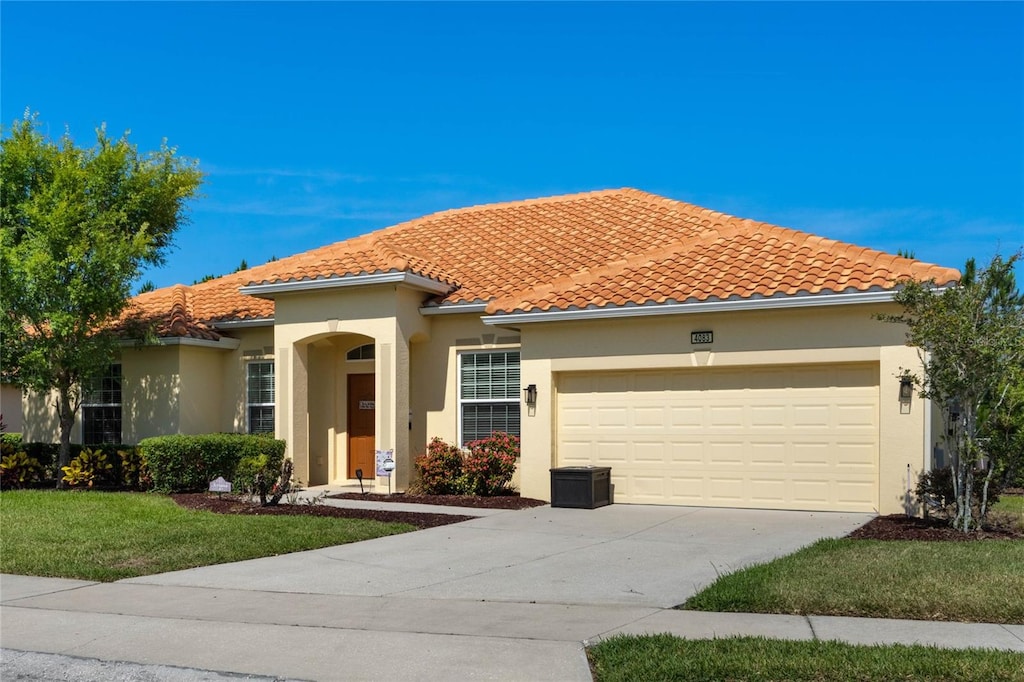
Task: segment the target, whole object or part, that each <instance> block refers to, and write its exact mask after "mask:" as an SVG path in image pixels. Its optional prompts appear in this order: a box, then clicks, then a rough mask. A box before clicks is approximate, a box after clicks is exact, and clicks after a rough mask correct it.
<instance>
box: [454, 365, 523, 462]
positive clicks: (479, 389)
mask: <svg viewBox="0 0 1024 682" xmlns="http://www.w3.org/2000/svg"><path fill="white" fill-rule="evenodd" d="M519 386H520V381H519V351H517V350H509V351H486V352H467V353H462V354H460V355H459V437H460V439H461V442H462V444H463V445H465V444H466V443H469V442H472V441H474V440H479V439H481V438H487V437H488V436H490V435H491V433H492V432H494V431H504V432H505V433H509V434H512V435H514V436H518V435H519V390H520V389H519Z"/></svg>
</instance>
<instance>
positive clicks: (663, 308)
mask: <svg viewBox="0 0 1024 682" xmlns="http://www.w3.org/2000/svg"><path fill="white" fill-rule="evenodd" d="M894 295H895V292H894V291H891V290H888V291H864V292H857V293H850V294H817V295H810V296H787V297H785V298H755V299H749V298H746V299H740V300H737V301H705V302H703V303H664V304H660V305H649V306H648V305H645V306H629V307H625V306H623V307H617V308H590V309H585V310H557V311H552V312H540V313H509V314H505V315H487V316H484V317H482V318H481V320H482V321H483V323H484V324H489V325H503V324H510V323H521V322H554V321H558V320H585V319H591V320H594V319H604V318H610V317H647V316H650V315H681V314H687V313H716V312H729V311H733V310H770V309H774V308H812V307H819V306H833V305H853V304H857V303H891V302H892V300H893V296H894Z"/></svg>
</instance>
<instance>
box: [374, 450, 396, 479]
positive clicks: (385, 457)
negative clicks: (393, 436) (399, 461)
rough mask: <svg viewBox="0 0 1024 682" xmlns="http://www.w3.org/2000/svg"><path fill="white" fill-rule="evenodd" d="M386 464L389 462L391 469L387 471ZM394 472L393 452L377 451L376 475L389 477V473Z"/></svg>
mask: <svg viewBox="0 0 1024 682" xmlns="http://www.w3.org/2000/svg"><path fill="white" fill-rule="evenodd" d="M388 462H391V468H390V469H388V468H387V467H388V464H387V463H388ZM394 470H395V451H394V450H377V475H378V476H387V477H389V478H390V477H391V472H392V471H394Z"/></svg>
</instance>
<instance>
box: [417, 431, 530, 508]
mask: <svg viewBox="0 0 1024 682" xmlns="http://www.w3.org/2000/svg"><path fill="white" fill-rule="evenodd" d="M467 450H468V451H463V450H462V449H461V448H459V447H458V446H457V445H450V444H448V443H445V442H444V441H443V440H442V439H440V438H436V437H435V438H433V439H431V441H430V444H429V445H428V446H427V452H426V454H424V455H421V456H420V457H417V458H416V469H417V471H419V475H420V483H421V485H422V489H423V492H424V493H426V494H428V495H482V496H493V495H502V494H507V493H509V492H511V489H510V487H509V482H510V481H511V480H512V474H513V473H514V472H515V470H516V460H517V459H518V457H519V438H518V437H517V436H511V435H509V434H507V433H502V432H500V431H495V432H494V433H492V434H491V435H490V437H488V438H483V439H481V440H477V441H473V442H472V443H469V444H468V445H467Z"/></svg>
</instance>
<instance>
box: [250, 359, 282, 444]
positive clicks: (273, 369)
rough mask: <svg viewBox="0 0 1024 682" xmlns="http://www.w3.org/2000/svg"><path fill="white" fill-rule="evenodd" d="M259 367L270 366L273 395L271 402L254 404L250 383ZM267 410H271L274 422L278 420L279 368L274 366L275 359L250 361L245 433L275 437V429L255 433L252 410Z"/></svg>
mask: <svg viewBox="0 0 1024 682" xmlns="http://www.w3.org/2000/svg"><path fill="white" fill-rule="evenodd" d="M257 365H269V366H270V369H271V372H272V374H271V378H272V379H273V385H272V387H271V392H272V393H273V395H272V398H273V400H271V402H269V403H268V402H253V401H252V394H251V392H250V391H251V387H250V383H251V381H252V369H253V367H255V366H257ZM254 407H256V408H267V407H269V408H270V409H271V414H272V415H273V419H274V421H276V420H277V367H275V365H274V360H273V358H271V359H261V360H249V361H248V362H246V363H245V432H246V433H249V434H257V433H258V434H266V435H271V436H273V435H275V429H274V428H273V427H272V428H271V429H270V431H253V430H252V428H253V425H252V408H254Z"/></svg>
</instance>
